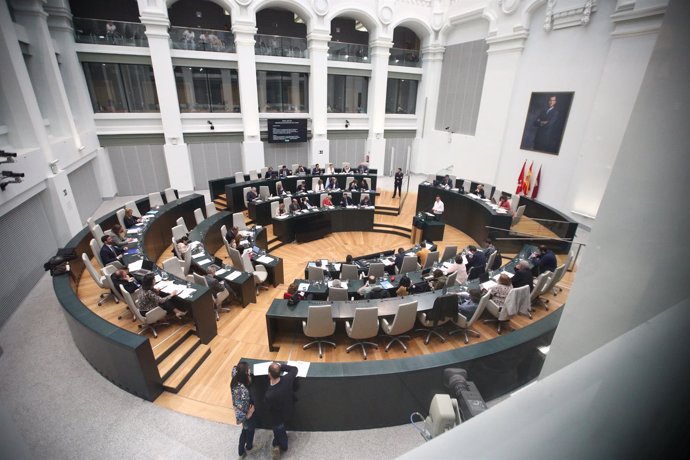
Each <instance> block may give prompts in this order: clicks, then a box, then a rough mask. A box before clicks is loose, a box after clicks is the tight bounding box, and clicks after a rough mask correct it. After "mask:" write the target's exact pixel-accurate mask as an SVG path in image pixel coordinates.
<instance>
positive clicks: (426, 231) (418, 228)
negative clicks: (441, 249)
mask: <svg viewBox="0 0 690 460" xmlns="http://www.w3.org/2000/svg"><path fill="white" fill-rule="evenodd" d="M445 228H446V225H445V224H444V223H443V221H441V220H438V218H437V217H436V216H429V215H428V214H426V213H419V214H417V215H416V216H415V217H414V218H413V219H412V242H413V243H414V244H417V243H419V242H420V241H422V240H427V241H442V240H443V232H444V231H445Z"/></svg>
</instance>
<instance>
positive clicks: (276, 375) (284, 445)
mask: <svg viewBox="0 0 690 460" xmlns="http://www.w3.org/2000/svg"><path fill="white" fill-rule="evenodd" d="M283 372H285V373H286V374H285V375H283V376H281V373H283ZM295 377H297V368H296V367H294V366H289V365H287V364H278V363H271V365H270V366H268V381H269V387H268V389H267V390H266V394H265V396H264V400H265V401H266V406H267V408H268V413H269V415H270V420H271V427H272V428H273V442H272V446H273V452H272V454H273V458H274V459H277V458H279V457H280V453H281V452H286V451H287V450H288V437H287V431H286V430H285V422H287V421H288V420H289V419H290V418H291V417H292V413H293V411H294V408H295V397H294V394H293V391H294V389H293V386H294V382H295Z"/></svg>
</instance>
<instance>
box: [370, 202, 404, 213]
mask: <svg viewBox="0 0 690 460" xmlns="http://www.w3.org/2000/svg"><path fill="white" fill-rule="evenodd" d="M379 209H380V210H382V211H393V212H395V213H398V212H400V208H397V207H395V206H381V205H378V204H377V205H376V210H377V211H378V210H379Z"/></svg>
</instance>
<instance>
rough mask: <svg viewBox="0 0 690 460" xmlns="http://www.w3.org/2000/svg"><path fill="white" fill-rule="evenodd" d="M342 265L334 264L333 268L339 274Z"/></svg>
mask: <svg viewBox="0 0 690 460" xmlns="http://www.w3.org/2000/svg"><path fill="white" fill-rule="evenodd" d="M340 265H341V264H333V268H334V269H335V271H337V272H339V271H340Z"/></svg>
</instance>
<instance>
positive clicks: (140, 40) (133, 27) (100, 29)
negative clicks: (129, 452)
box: [72, 17, 149, 48]
mask: <svg viewBox="0 0 690 460" xmlns="http://www.w3.org/2000/svg"><path fill="white" fill-rule="evenodd" d="M72 21H73V23H74V40H75V41H76V42H77V43H90V44H95V45H116V46H139V47H144V48H146V47H148V46H149V42H148V40H147V39H146V33H145V32H146V27H145V26H144V25H143V24H141V23H138V22H126V21H110V20H106V19H89V18H76V17H75V18H73V20H72Z"/></svg>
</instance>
